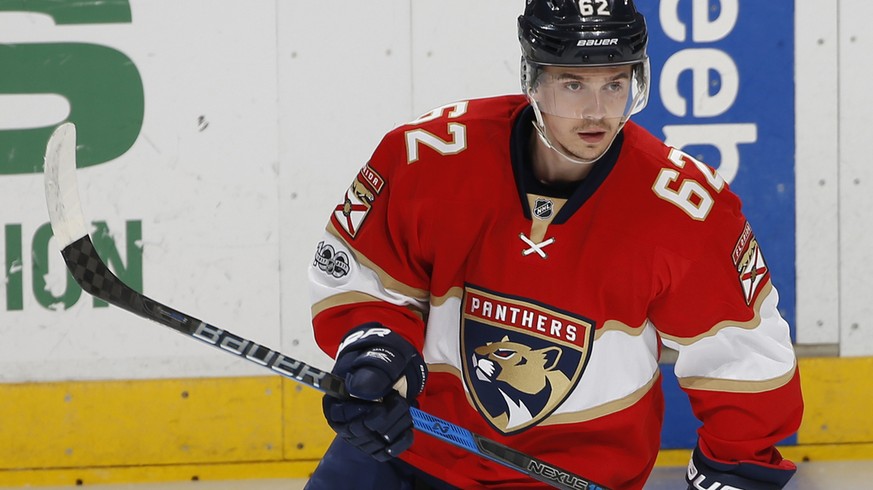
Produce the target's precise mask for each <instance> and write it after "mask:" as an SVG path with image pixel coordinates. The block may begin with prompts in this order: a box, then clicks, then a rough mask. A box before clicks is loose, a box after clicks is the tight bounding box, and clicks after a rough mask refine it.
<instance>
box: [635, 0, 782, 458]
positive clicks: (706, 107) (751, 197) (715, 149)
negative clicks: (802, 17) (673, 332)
mask: <svg viewBox="0 0 873 490" xmlns="http://www.w3.org/2000/svg"><path fill="white" fill-rule="evenodd" d="M637 7H638V8H639V9H640V11H642V12H643V14H644V15H645V16H646V20H647V22H648V27H649V57H650V58H651V61H652V90H651V97H650V99H649V105H648V107H646V109H645V110H644V111H643V112H642V113H640V114H638V115H636V116H634V120H635V121H637V122H638V123H640V124H642V125H643V126H645V127H646V128H647V129H649V130H650V131H651V132H652V133H654V134H655V135H656V136H658V137H661V138H663V139H664V140H665V141H666V142H667V144H669V145H671V146H675V147H677V148H680V149H683V150H684V151H685V152H686V153H688V154H690V155H692V156H694V157H696V158H698V159H699V160H701V161H703V162H705V163H707V164H709V165H710V166H712V167H714V168H717V169H718V170H719V173H721V174H722V176H723V177H724V178H725V180H727V181H728V183H729V184H730V187H731V189H732V190H733V191H734V192H735V193H736V194H738V195H739V196H740V198H741V199H742V200H743V211H744V212H745V214H746V217H747V218H748V220H749V222H750V223H751V225H752V229H753V230H754V232H755V234H756V235H757V237H758V240H759V243H760V244H761V248H762V250H763V252H764V256H765V258H766V260H767V265H768V266H769V268H770V271H771V274H772V277H773V283H774V284H775V286H776V288H777V289H778V290H779V296H780V302H779V308H780V311H781V312H782V315H783V316H784V317H785V318H786V320H788V322H789V323H790V324H791V326H792V333H793V332H794V328H795V327H794V325H795V310H796V308H795V302H796V299H795V298H796V292H795V289H796V288H795V277H796V274H795V219H794V216H795V184H794V150H795V128H794V126H795V103H794V2H793V0H777V1H773V2H757V1H752V0H744V1H742V2H741V1H740V0H660V1H651V0H649V1H646V0H640V1H638V2H637ZM669 368H670V367H668V368H667V369H665V389H666V390H667V399H668V403H670V404H673V405H674V406H673V407H668V414H667V420H666V421H665V430H664V440H663V446H664V447H690V446H693V445H694V441H695V440H696V437H695V435H694V429H695V428H696V427H697V425H698V424H697V423H696V421H695V420H694V419H693V418H692V417H691V415H690V410H688V409H687V408H686V406H685V405H687V400H686V399H685V397H684V395H682V394H681V393H678V387H676V384H675V383H676V382H675V378H674V377H673V376H672V369H669ZM683 401H684V404H685V405H680V404H682V403H683ZM677 405H678V406H677Z"/></svg>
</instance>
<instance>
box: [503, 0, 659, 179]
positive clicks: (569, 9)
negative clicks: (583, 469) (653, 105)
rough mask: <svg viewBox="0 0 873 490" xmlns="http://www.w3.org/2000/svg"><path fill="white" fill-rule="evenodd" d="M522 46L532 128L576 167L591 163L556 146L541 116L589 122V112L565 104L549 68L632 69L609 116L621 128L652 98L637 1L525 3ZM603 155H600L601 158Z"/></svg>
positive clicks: (550, 0)
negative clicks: (553, 82)
mask: <svg viewBox="0 0 873 490" xmlns="http://www.w3.org/2000/svg"><path fill="white" fill-rule="evenodd" d="M518 39H519V41H520V43H521V52H522V56H521V73H520V75H521V86H522V89H523V90H524V93H525V95H527V97H528V100H529V101H530V103H531V105H532V106H533V108H534V110H535V114H536V121H535V123H534V127H535V128H536V130H537V132H538V133H539V136H540V139H541V140H542V141H543V142H545V143H546V145H547V146H549V147H550V148H552V149H554V150H556V151H558V153H560V154H561V155H563V156H564V157H565V158H567V159H568V160H569V161H571V162H574V163H585V164H588V163H593V162H594V161H596V160H597V159H598V158H600V157H597V158H595V159H594V160H587V161H586V160H582V159H580V158H578V157H574V156H572V155H569V154H567V153H566V152H565V151H564V150H561V149H559V147H558V146H557V145H555V144H554V143H553V142H552V141H551V139H550V137H549V135H548V131H547V129H546V126H545V123H544V119H543V114H550V115H553V116H558V117H564V118H587V117H589V116H588V115H587V114H585V113H584V110H585V108H584V107H581V106H576V105H574V104H573V103H567V101H566V100H565V98H564V97H562V94H563V93H565V92H559V91H560V90H561V89H560V88H559V89H555V88H554V86H555V85H554V84H550V83H549V80H550V78H549V77H548V76H543V74H544V73H546V72H548V71H549V67H550V66H566V67H574V68H588V67H591V68H594V67H612V66H629V67H630V75H631V77H630V84H629V85H630V86H629V91H628V92H627V94H626V95H623V98H624V100H623V101H622V102H623V105H624V107H623V108H622V107H621V105H619V106H616V105H612V107H613V109H614V110H615V112H613V113H610V114H607V115H606V117H610V118H619V124H620V126H619V128H620V127H621V126H623V125H624V124H625V123H626V122H627V120H628V119H629V118H630V116H631V115H633V114H636V113H638V112H639V111H641V110H642V109H643V108H644V107H645V106H646V104H647V103H648V99H649V85H650V79H651V75H650V68H649V57H648V55H647V54H646V48H647V46H648V41H649V36H648V31H647V29H646V20H645V18H644V17H643V15H642V14H641V13H639V12H638V11H637V9H636V7H635V6H634V3H633V0H526V3H525V9H524V13H523V14H522V15H521V16H519V18H518ZM601 156H602V155H601Z"/></svg>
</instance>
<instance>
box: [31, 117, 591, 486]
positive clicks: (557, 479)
mask: <svg viewBox="0 0 873 490" xmlns="http://www.w3.org/2000/svg"><path fill="white" fill-rule="evenodd" d="M45 194H46V203H47V204H48V210H49V216H50V219H51V225H52V230H53V231H54V236H55V239H56V240H57V241H58V245H59V247H60V249H61V254H62V255H63V257H64V261H65V263H66V265H67V268H68V269H69V270H70V273H71V274H72V276H73V279H75V280H76V282H77V283H79V285H80V286H81V287H82V289H83V290H84V291H86V292H87V293H89V294H91V295H93V296H96V297H97V298H100V299H102V300H104V301H106V302H107V303H110V304H112V305H114V306H117V307H119V308H122V309H125V310H127V311H129V312H131V313H135V314H137V315H139V316H142V317H144V318H147V319H149V320H153V321H155V322H157V323H160V324H162V325H165V326H167V327H170V328H172V329H173V330H176V331H177V332H180V333H182V334H184V335H187V336H189V337H193V338H195V339H197V340H200V341H202V342H205V343H207V344H209V345H212V346H214V347H218V348H220V349H222V350H224V351H226V352H230V353H232V354H235V355H236V356H238V357H241V358H243V359H246V360H248V361H250V362H253V363H255V364H259V365H261V366H264V367H266V368H268V369H271V370H272V371H273V372H275V373H277V374H279V375H281V376H284V377H286V378H290V379H293V380H295V381H298V382H300V383H303V384H305V385H307V386H311V387H313V388H315V389H318V390H320V391H322V392H324V393H326V394H328V395H330V396H334V397H338V398H348V396H349V394H348V391H347V390H346V388H345V385H344V383H343V380H342V379H340V378H339V377H337V376H334V375H333V374H331V373H329V372H326V371H322V370H320V369H317V368H315V367H312V366H310V365H308V364H306V363H304V362H301V361H298V360H296V359H292V358H290V357H288V356H286V355H284V354H281V353H279V352H276V351H274V350H272V349H270V348H268V347H265V346H263V345H261V344H258V343H256V342H253V341H251V340H248V339H245V338H243V337H240V336H239V335H235V334H233V333H231V332H228V331H226V330H222V329H220V328H218V327H215V326H213V325H209V324H208V323H205V322H203V321H201V320H198V319H197V318H194V317H192V316H189V315H187V314H185V313H182V312H180V311H178V310H175V309H173V308H170V307H169V306H166V305H163V304H161V303H158V302H157V301H154V300H152V299H150V298H148V297H146V296H144V295H142V294H140V293H138V292H136V291H134V290H133V289H131V288H130V287H129V286H127V285H126V284H124V282H123V281H122V280H121V279H119V278H118V277H117V276H116V275H114V274H113V273H112V272H111V271H110V270H109V268H108V267H107V266H106V264H105V262H103V260H102V259H101V258H100V256H99V255H98V254H97V251H96V250H95V249H94V245H93V243H92V242H91V237H90V236H89V235H88V231H87V229H86V226H85V218H84V215H83V213H82V206H81V203H80V201H79V190H78V184H77V182H76V127H75V125H73V124H72V123H64V124H62V125H60V126H59V127H58V128H57V129H56V130H55V131H54V133H53V134H52V136H51V138H50V139H49V142H48V146H47V147H46V154H45ZM410 411H411V413H412V421H413V426H414V427H415V428H416V429H417V430H419V431H421V432H423V433H425V434H429V435H431V436H434V437H437V438H439V439H441V440H443V441H445V442H448V443H450V444H453V445H455V446H458V447H460V448H463V449H466V450H468V451H470V452H471V453H474V454H478V455H480V456H482V457H484V458H487V459H489V460H491V461H494V462H496V463H500V464H502V465H504V466H507V467H509V468H512V469H514V470H516V471H519V472H521V473H523V474H525V475H528V476H530V477H531V478H533V479H535V480H538V481H541V482H543V483H548V484H549V485H551V486H553V487H555V488H560V489H563V490H574V489H575V490H578V489H585V490H607V489H606V487H603V486H602V485H599V484H596V483H594V482H591V481H589V480H587V479H585V478H582V477H581V476H578V475H575V474H573V473H571V472H569V471H566V470H564V469H561V468H558V467H556V466H554V465H551V464H549V463H546V462H544V461H542V460H539V459H536V458H534V457H531V456H528V455H526V454H524V453H521V452H519V451H516V450H514V449H512V448H510V447H508V446H505V445H503V444H500V443H498V442H496V441H493V440H490V439H488V438H486V437H483V436H480V435H477V434H474V433H472V432H470V431H468V430H466V429H463V428H461V427H458V426H457V425H455V424H452V423H451V422H448V421H446V420H443V419H440V418H438V417H435V416H433V415H430V414H428V413H426V412H423V411H421V410H419V409H416V408H411V409H410Z"/></svg>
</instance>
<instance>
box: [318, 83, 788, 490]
mask: <svg viewBox="0 0 873 490" xmlns="http://www.w3.org/2000/svg"><path fill="white" fill-rule="evenodd" d="M531 120H532V114H531V110H530V107H529V106H528V104H527V101H526V99H525V98H524V97H523V96H504V97H495V98H489V99H480V100H471V101H465V102H459V103H455V104H451V105H448V106H445V107H442V108H439V109H436V110H435V111H433V112H431V113H428V114H426V115H424V116H422V117H421V118H419V119H417V120H416V121H413V122H411V123H409V124H407V125H404V126H401V127H399V128H397V129H395V130H393V131H391V132H390V133H388V134H387V135H386V136H385V137H384V139H383V140H382V142H381V144H380V145H379V146H378V148H377V149H376V151H375V152H374V154H373V156H372V158H371V159H370V160H369V162H367V164H366V165H364V166H363V168H362V169H361V171H360V173H359V174H358V175H357V177H356V178H355V179H354V181H353V182H352V185H351V186H350V187H349V188H348V190H347V191H346V193H345V196H344V197H343V199H342V201H341V202H340V203H338V205H337V206H336V208H335V209H334V211H333V214H332V216H331V218H330V222H329V223H328V226H327V230H326V233H325V236H324V237H323V239H322V240H321V241H320V243H319V244H318V250H317V253H316V256H315V261H314V262H313V265H312V267H311V269H310V274H309V275H310V280H311V285H312V289H311V290H312V300H313V307H312V311H313V324H314V332H315V338H316V340H317V342H318V344H319V346H320V347H321V348H322V349H323V350H324V351H325V352H327V353H328V354H330V355H331V356H333V355H335V354H336V349H337V346H338V345H339V343H340V342H341V340H342V338H343V336H344V335H345V334H346V332H347V331H348V330H349V329H351V328H352V327H355V326H357V325H360V324H363V323H366V322H372V321H378V322H381V323H383V324H384V325H386V326H388V327H390V328H391V329H393V330H394V331H396V332H398V333H399V334H401V335H403V336H404V337H405V338H406V339H408V340H409V341H410V342H411V343H412V344H413V345H415V346H416V347H417V348H419V349H420V350H421V352H422V353H423V356H424V359H425V361H426V362H427V364H428V368H429V370H430V377H429V379H428V382H427V385H426V387H425V391H424V393H423V394H422V395H421V396H420V397H419V401H420V404H421V408H422V410H424V411H426V412H430V413H433V414H435V415H437V416H438V417H442V418H444V419H446V420H449V421H451V422H453V423H455V424H457V425H459V426H461V427H464V428H467V429H469V430H471V431H473V432H476V433H479V434H482V435H484V436H485V437H488V438H491V439H494V440H496V441H498V442H501V443H503V444H506V445H508V446H510V447H513V448H515V449H517V450H519V451H522V452H524V453H527V454H530V455H533V456H536V457H538V458H541V459H543V460H546V461H549V462H551V463H553V464H555V465H558V466H560V467H563V468H566V469H568V470H570V471H573V472H575V473H577V474H580V475H583V476H585V477H587V478H590V479H592V480H594V481H597V482H600V483H602V484H604V485H607V486H609V487H611V488H615V489H639V488H642V487H643V483H644V482H645V480H646V478H647V476H648V474H649V472H650V471H651V469H652V466H653V465H654V462H655V458H656V456H657V454H658V450H659V445H660V444H659V437H660V429H661V423H662V419H663V414H664V402H663V395H662V391H661V386H660V377H659V370H658V359H659V356H660V345H661V343H662V342H663V343H664V344H665V345H667V346H669V347H671V348H674V349H676V350H678V352H679V356H678V360H677V362H676V365H675V371H676V374H677V376H678V377H679V379H680V383H681V385H682V387H683V389H684V390H685V391H686V392H687V393H688V395H689V397H690V400H691V403H692V408H693V409H694V412H695V414H696V415H697V417H698V418H700V420H701V421H702V422H703V426H702V428H701V429H700V431H699V434H700V444H701V446H702V447H704V448H705V449H706V450H707V453H708V454H710V455H712V456H714V457H716V458H718V459H722V460H727V461H735V460H736V461H743V460H745V461H757V462H761V463H764V464H780V462H781V461H782V459H781V456H780V455H779V453H778V451H776V449H775V448H774V444H775V443H776V442H778V441H780V440H781V439H782V438H784V437H787V436H789V435H790V434H791V433H793V432H794V431H795V430H796V429H797V427H798V425H799V422H800V415H801V411H802V402H801V395H800V386H799V378H798V373H797V366H796V359H795V355H794V351H793V348H792V345H791V340H790V337H789V329H788V325H787V324H786V322H785V321H784V320H783V319H782V318H781V316H780V314H779V312H778V310H777V301H778V295H777V292H776V290H775V289H774V288H773V286H772V284H771V282H770V274H769V271H768V269H767V265H766V262H765V261H764V258H763V256H762V254H761V250H760V248H759V246H758V243H757V240H756V239H755V235H754V233H753V232H752V229H751V227H750V226H749V224H748V222H747V221H746V219H745V218H744V216H743V214H742V212H741V209H740V202H739V200H738V198H737V197H736V196H735V195H734V194H733V193H731V191H730V190H729V189H728V185H727V184H726V183H725V182H724V180H723V179H722V178H721V177H720V176H719V175H718V174H717V173H716V172H714V171H713V170H712V169H710V168H709V167H707V166H705V165H704V164H702V163H700V162H699V161H697V160H695V159H694V158H692V157H690V156H689V155H687V154H685V153H683V152H681V151H679V150H677V149H674V148H669V147H667V146H665V145H664V144H663V143H661V142H660V141H658V140H657V139H656V138H654V137H653V136H652V135H651V134H649V133H648V132H646V131H645V130H644V129H642V128H641V127H639V126H637V125H635V124H634V123H633V122H629V123H628V124H627V125H626V126H625V127H624V129H623V130H622V133H621V134H620V135H619V137H618V138H617V139H616V142H615V144H614V145H613V148H612V149H611V150H610V151H609V152H608V154H607V155H606V156H604V157H603V158H602V159H601V161H599V162H598V163H597V164H596V165H595V167H594V168H593V170H592V172H591V173H590V174H589V175H588V177H586V179H585V180H584V181H582V183H581V184H580V185H579V186H578V187H577V188H575V189H571V190H570V191H569V192H566V193H564V194H562V193H560V192H558V193H552V192H548V190H543V189H541V188H538V187H537V186H536V185H534V184H533V183H532V181H533V180H534V179H529V178H526V175H527V174H526V172H530V162H529V158H530V156H529V155H530V152H529V148H530V145H531V144H532V143H531V141H532V139H531V138H532V136H531V134H532V133H531V131H532V127H531ZM401 457H402V458H403V459H404V460H406V461H408V462H409V463H411V464H413V465H415V466H417V467H419V468H420V469H422V470H424V471H426V472H428V473H430V474H432V475H434V476H436V477H438V478H440V479H443V480H445V481H447V482H449V483H451V484H453V485H456V486H458V487H460V488H464V489H476V488H489V489H494V488H498V489H510V488H512V489H520V488H544V485H543V484H541V483H537V482H534V481H531V480H530V479H528V478H527V477H525V476H523V475H521V474H518V473H516V472H514V471H512V470H510V469H507V468H504V467H502V466H500V465H497V464H493V463H491V462H488V461H485V460H482V459H480V458H478V457H476V456H473V455H471V454H470V453H467V452H465V451H463V450H460V449H457V448H454V447H452V446H449V445H447V444H445V443H443V442H440V441H438V440H436V439H434V438H431V437H428V436H426V435H421V434H417V435H416V439H415V443H414V444H413V446H412V447H411V448H410V449H409V450H408V451H407V452H405V453H404V454H403V455H402V456H401Z"/></svg>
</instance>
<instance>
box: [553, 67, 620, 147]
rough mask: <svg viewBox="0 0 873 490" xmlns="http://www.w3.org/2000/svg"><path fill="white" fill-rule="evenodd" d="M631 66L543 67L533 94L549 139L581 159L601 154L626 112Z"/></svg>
mask: <svg viewBox="0 0 873 490" xmlns="http://www.w3.org/2000/svg"><path fill="white" fill-rule="evenodd" d="M631 70H632V68H631V67H630V66H612V67H591V68H578V67H560V66H549V67H545V69H544V73H543V74H542V75H541V76H540V79H539V80H538V86H537V89H536V91H537V93H538V94H537V97H536V98H537V102H538V104H539V106H540V110H541V112H542V115H543V123H544V124H545V126H546V130H547V132H548V134H549V136H550V139H551V140H552V142H553V143H557V144H559V145H561V146H562V147H563V148H564V149H565V150H566V151H568V152H569V153H571V154H573V155H575V156H577V157H579V158H581V159H585V160H591V159H595V158H598V157H599V156H600V155H602V154H603V153H604V152H605V151H606V150H607V149H608V148H609V145H610V144H612V140H613V138H614V137H615V134H616V133H617V132H618V130H619V129H620V128H621V121H622V119H623V118H624V117H625V116H626V112H627V106H628V100H629V93H630V83H631ZM557 114H560V115H557Z"/></svg>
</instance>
